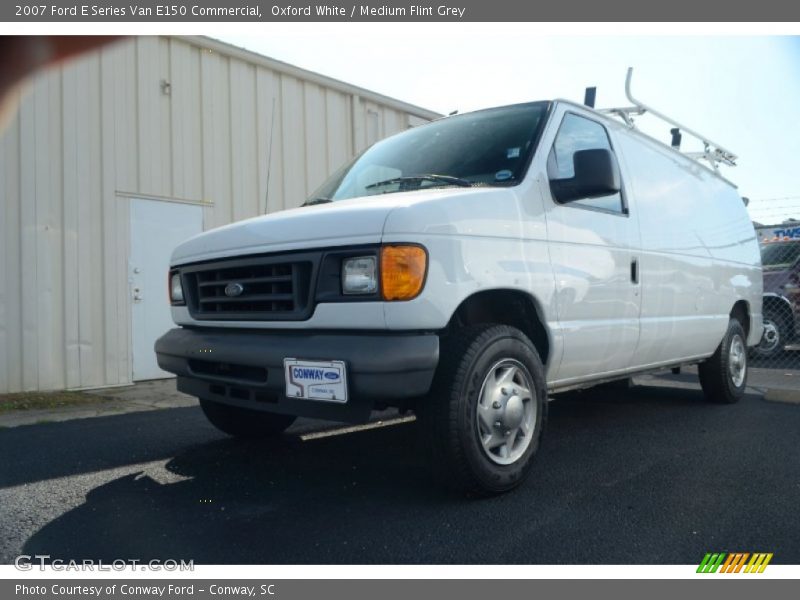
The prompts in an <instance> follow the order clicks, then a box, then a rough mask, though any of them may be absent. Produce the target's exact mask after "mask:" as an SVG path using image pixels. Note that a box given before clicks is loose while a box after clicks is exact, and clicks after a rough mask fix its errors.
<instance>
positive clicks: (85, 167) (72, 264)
mask: <svg viewBox="0 0 800 600" xmlns="http://www.w3.org/2000/svg"><path fill="white" fill-rule="evenodd" d="M435 116H437V115H435V114H434V113H431V112H428V111H424V110H422V109H418V108H416V107H413V106H410V105H407V104H404V103H402V102H399V101H395V100H392V99H389V98H385V97H382V96H378V95H377V94H374V93H371V92H368V91H366V90H361V89H358V88H355V87H352V86H348V85H347V84H344V83H341V82H338V81H335V80H331V79H327V78H324V77H322V76H319V75H316V74H314V73H309V72H305V71H302V70H300V69H297V68H295V67H291V66H290V65H285V64H283V63H279V62H277V61H272V60H270V59H265V58H263V57H259V56H257V55H255V54H252V53H249V52H246V51H243V50H240V49H237V48H233V47H231V46H228V45H225V44H222V43H219V42H216V41H214V40H208V39H204V38H168V37H142V38H135V39H131V40H127V41H125V42H123V43H120V44H117V45H115V46H111V47H108V48H107V49H104V50H102V51H101V52H98V53H94V54H90V55H87V56H86V57H84V58H81V59H80V60H78V61H76V62H73V63H70V64H68V65H67V66H64V67H63V68H61V69H56V70H54V71H50V72H48V73H44V74H41V75H39V76H37V78H36V80H35V81H34V82H32V83H31V86H30V89H28V90H27V91H26V92H25V93H23V94H22V99H21V103H20V109H19V114H18V116H17V118H16V119H14V121H13V122H12V123H11V125H10V126H9V127H8V129H7V130H6V131H5V132H4V133H3V134H2V138H0V194H2V201H1V202H0V236H2V239H0V251H1V252H2V256H0V392H9V391H19V390H48V389H63V388H79V387H93V386H102V385H114V384H121V383H127V382H129V381H130V374H131V356H130V322H131V320H130V300H129V299H130V290H129V286H128V274H127V271H128V252H129V246H130V244H129V239H128V238H129V214H130V211H129V200H128V199H129V198H131V197H144V198H155V199H165V200H172V201H181V202H191V203H196V204H202V205H203V207H204V227H205V228H206V229H209V228H212V227H216V226H219V225H223V224H225V223H229V222H231V221H234V220H238V219H242V218H245V217H250V216H254V215H257V214H260V213H263V212H265V211H269V212H272V211H276V210H280V209H282V208H286V207H291V206H297V205H298V204H300V203H301V202H302V201H303V200H304V199H305V198H306V196H307V195H308V194H309V193H311V192H312V191H313V189H314V188H315V187H316V186H317V185H318V184H320V183H321V182H322V180H323V179H324V178H325V176H326V175H327V174H328V173H330V172H332V171H333V170H334V169H335V168H337V167H338V166H339V165H341V163H343V162H344V161H345V160H346V159H347V158H348V157H350V156H352V155H353V154H355V153H356V152H358V151H359V150H361V149H363V148H364V147H365V146H366V145H368V144H369V143H372V142H373V141H375V140H377V139H380V138H381V137H384V136H386V135H389V134H391V133H394V132H397V131H400V130H403V129H406V128H407V127H409V126H410V125H414V124H417V123H420V122H422V121H424V120H427V119H430V118H433V117H435ZM273 124H274V130H273ZM270 146H271V147H272V150H271V165H270V166H269V167H268V165H267V157H268V155H269V154H270ZM267 187H269V193H268V194H267ZM267 197H268V200H267V199H266V198H267Z"/></svg>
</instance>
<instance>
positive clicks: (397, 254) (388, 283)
mask: <svg viewBox="0 0 800 600" xmlns="http://www.w3.org/2000/svg"><path fill="white" fill-rule="evenodd" d="M427 266H428V255H427V254H426V253H425V249H424V248H421V247H419V246H384V247H383V248H381V284H382V290H383V298H384V299H385V300H411V299H412V298H415V297H416V296H417V295H418V294H419V293H420V292H421V291H422V284H423V283H425V270H426V268H427Z"/></svg>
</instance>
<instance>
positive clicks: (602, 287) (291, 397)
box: [155, 100, 762, 493]
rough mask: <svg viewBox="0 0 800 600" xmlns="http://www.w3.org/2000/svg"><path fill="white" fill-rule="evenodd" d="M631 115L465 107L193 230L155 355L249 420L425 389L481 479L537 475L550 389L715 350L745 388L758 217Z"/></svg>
mask: <svg viewBox="0 0 800 600" xmlns="http://www.w3.org/2000/svg"><path fill="white" fill-rule="evenodd" d="M622 116H623V120H622V121H619V120H617V119H615V118H612V115H610V114H608V113H601V112H599V111H596V110H593V109H591V108H588V107H586V106H583V105H579V104H574V103H572V102H568V101H563V100H557V101H552V102H532V103H527V104H519V105H514V106H504V107H501V108H492V109H487V110H480V111H477V112H472V113H467V114H462V115H456V116H451V117H446V118H443V119H440V120H437V121H434V122H432V123H429V124H426V125H423V126H420V127H417V128H414V129H410V130H408V131H405V132H403V133H400V134H397V135H395V136H393V137H391V138H388V139H385V140H383V141H381V142H379V143H377V144H375V145H374V146H372V147H371V148H369V149H368V150H366V151H365V152H364V153H362V154H361V155H360V156H358V157H357V158H355V159H354V160H353V161H352V162H350V163H349V164H347V165H346V166H344V167H343V168H342V169H341V170H339V171H338V172H336V173H335V174H334V175H333V176H331V177H330V179H328V180H327V181H326V182H325V183H324V184H323V185H322V186H321V187H320V188H319V190H317V191H316V192H315V193H314V194H313V195H312V197H311V198H309V200H308V201H307V202H306V203H305V205H303V206H302V207H299V208H296V209H292V210H286V211H283V212H280V213H276V214H271V215H267V216H261V217H257V218H253V219H249V220H245V221H242V222H238V223H234V224H232V225H228V226H225V227H221V228H219V229H215V230H212V231H208V232H206V233H203V234H201V235H199V236H197V237H194V238H192V239H190V240H188V241H186V242H185V243H183V244H181V245H180V246H179V247H178V248H177V249H176V250H175V252H174V254H173V256H172V262H171V265H172V266H171V270H170V273H169V282H170V286H169V287H170V297H171V301H172V315H173V318H174V321H175V323H176V324H177V326H178V327H177V328H175V329H172V330H171V331H169V332H168V333H166V334H165V335H164V336H163V337H161V338H160V339H159V340H158V341H157V343H156V348H155V349H156V352H157V355H158V363H159V365H160V367H161V368H162V369H165V370H167V371H170V372H172V373H174V374H176V375H177V386H178V389H180V390H181V391H183V392H185V393H187V394H191V395H194V396H196V397H198V398H199V400H200V404H201V406H202V408H203V410H204V411H205V414H206V415H207V416H208V418H209V420H210V421H211V422H212V423H213V424H214V425H216V426H217V427H218V428H220V429H221V430H223V431H225V432H227V433H229V434H232V435H235V436H268V435H275V434H278V433H279V432H281V431H283V430H284V429H286V428H287V427H288V426H289V425H290V424H291V423H292V422H293V421H294V419H295V418H296V417H298V416H306V417H317V418H322V419H332V420H341V421H351V422H358V421H364V420H366V419H367V418H368V417H369V415H370V412H371V411H372V410H373V409H376V408H383V407H398V408H400V409H402V410H413V411H414V412H415V413H416V415H417V417H418V419H419V421H420V422H421V423H420V428H421V430H422V431H424V432H425V435H426V439H427V440H428V441H429V445H430V447H431V450H432V453H433V457H434V461H433V462H434V463H435V465H436V467H437V468H438V469H439V471H440V472H441V473H442V474H444V476H445V477H446V478H447V479H448V480H449V481H451V482H453V483H455V484H456V485H458V486H459V487H460V488H463V489H466V490H471V491H473V492H477V493H497V492H502V491H506V490H509V489H511V488H513V487H514V486H516V485H517V484H519V483H520V482H521V481H522V479H523V477H524V476H525V474H526V472H527V471H528V470H529V466H530V464H531V460H532V458H533V457H534V455H535V453H536V451H537V447H538V446H539V441H540V438H541V435H542V430H543V428H544V425H545V420H546V414H547V400H548V395H549V394H553V393H555V392H560V391H564V390H568V389H576V388H583V387H589V386H592V385H595V384H598V383H603V382H608V381H612V380H616V379H623V378H628V377H630V376H632V375H635V374H638V373H643V372H647V371H652V370H656V369H663V368H669V367H678V366H681V365H689V364H697V365H699V374H700V383H701V384H702V389H703V391H704V393H705V395H706V397H707V398H708V400H710V401H712V402H720V403H733V402H736V401H737V400H738V399H739V398H740V397H741V395H742V393H743V390H744V388H745V385H746V382H747V350H748V346H753V345H755V344H757V343H758V342H759V340H760V339H761V334H762V317H761V298H762V274H761V266H760V258H759V247H758V244H757V241H756V235H755V232H754V230H753V226H752V224H751V222H750V219H749V218H748V216H747V213H746V210H745V206H744V204H743V202H742V199H741V198H740V196H739V195H738V193H737V191H736V189H735V187H734V186H733V185H731V184H730V183H728V182H727V181H726V180H724V179H723V178H722V177H721V176H719V175H718V174H717V173H716V172H715V170H714V169H712V168H708V167H707V166H705V165H703V164H701V163H700V162H698V161H697V160H695V159H693V158H691V157H687V156H685V155H684V154H682V153H681V152H679V151H676V150H675V149H674V148H671V147H669V146H667V145H664V144H662V143H660V142H657V141H655V140H654V139H652V138H650V137H648V136H646V135H644V134H642V133H640V132H639V131H638V130H636V129H635V128H633V127H631V126H630V124H628V121H629V120H630V119H629V117H630V115H627V114H622ZM721 155H722V153H718V154H717V156H718V157H719V156H721Z"/></svg>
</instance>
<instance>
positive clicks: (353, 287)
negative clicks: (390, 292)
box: [342, 256, 378, 295]
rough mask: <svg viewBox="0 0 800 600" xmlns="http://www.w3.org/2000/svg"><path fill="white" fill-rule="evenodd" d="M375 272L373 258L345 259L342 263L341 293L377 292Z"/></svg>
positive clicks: (375, 267)
mask: <svg viewBox="0 0 800 600" xmlns="http://www.w3.org/2000/svg"><path fill="white" fill-rule="evenodd" d="M377 271H378V268H377V261H376V260H375V257H374V256H358V257H355V258H346V259H345V260H344V261H343V262H342V293H344V294H347V295H352V294H374V293H375V292H376V291H378V274H377Z"/></svg>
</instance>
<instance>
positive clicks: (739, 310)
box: [730, 300, 751, 339]
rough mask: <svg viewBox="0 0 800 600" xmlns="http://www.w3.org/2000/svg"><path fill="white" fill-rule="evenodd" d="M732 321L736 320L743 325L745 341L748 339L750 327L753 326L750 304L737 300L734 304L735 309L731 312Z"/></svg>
mask: <svg viewBox="0 0 800 600" xmlns="http://www.w3.org/2000/svg"><path fill="white" fill-rule="evenodd" d="M730 317H731V319H736V320H737V321H739V323H741V324H742V329H744V335H745V339H747V338H748V336H749V335H750V325H751V317H750V303H749V302H748V301H747V300H737V301H736V302H735V303H734V304H733V308H732V309H731V312H730Z"/></svg>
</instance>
